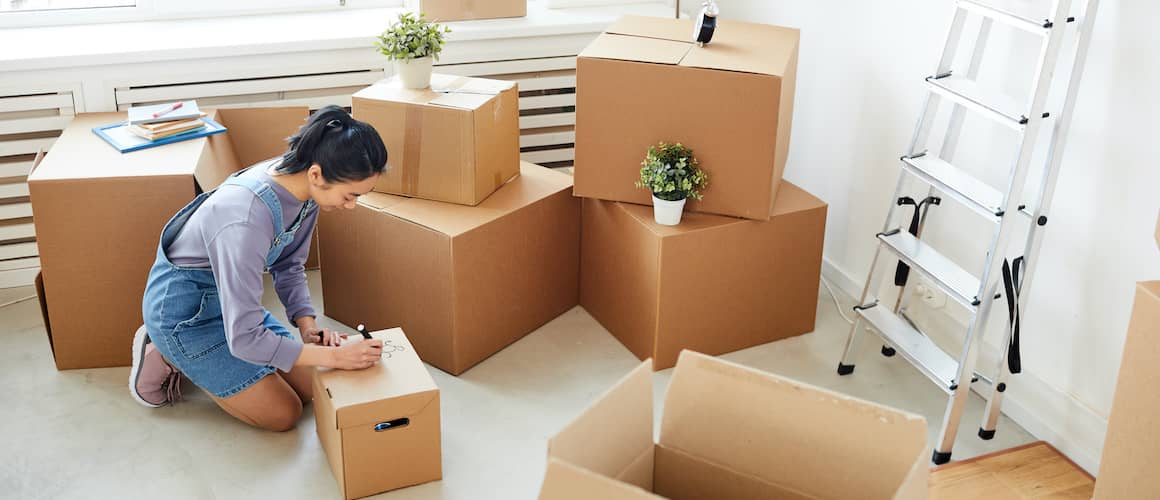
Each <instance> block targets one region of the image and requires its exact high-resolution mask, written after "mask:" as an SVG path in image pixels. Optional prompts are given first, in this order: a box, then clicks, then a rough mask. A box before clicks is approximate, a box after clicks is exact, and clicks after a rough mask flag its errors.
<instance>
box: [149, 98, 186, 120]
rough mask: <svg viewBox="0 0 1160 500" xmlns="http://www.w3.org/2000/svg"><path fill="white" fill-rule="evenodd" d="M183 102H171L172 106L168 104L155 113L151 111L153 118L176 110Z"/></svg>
mask: <svg viewBox="0 0 1160 500" xmlns="http://www.w3.org/2000/svg"><path fill="white" fill-rule="evenodd" d="M184 104H185V103H183V102H181V101H178V102H175V103H173V105H172V106H169V107H168V108H165V109H163V110H161V111H158V112H156V113H153V118H161V117H162V116H165V115H167V114H169V113H172V112H174V111H176V110H178V109H180V108H181V106H182V105H184Z"/></svg>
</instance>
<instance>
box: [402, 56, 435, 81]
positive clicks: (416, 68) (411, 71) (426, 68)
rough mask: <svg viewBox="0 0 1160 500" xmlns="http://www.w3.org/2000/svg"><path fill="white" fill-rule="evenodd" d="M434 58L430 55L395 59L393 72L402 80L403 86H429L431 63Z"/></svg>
mask: <svg viewBox="0 0 1160 500" xmlns="http://www.w3.org/2000/svg"><path fill="white" fill-rule="evenodd" d="M434 62H435V58H433V57H431V56H427V57H420V58H416V59H409V60H402V59H399V60H396V61H395V74H396V75H399V79H400V80H402V81H403V86H404V87H406V88H409V89H425V88H427V87H430V86H431V65H432V63H434Z"/></svg>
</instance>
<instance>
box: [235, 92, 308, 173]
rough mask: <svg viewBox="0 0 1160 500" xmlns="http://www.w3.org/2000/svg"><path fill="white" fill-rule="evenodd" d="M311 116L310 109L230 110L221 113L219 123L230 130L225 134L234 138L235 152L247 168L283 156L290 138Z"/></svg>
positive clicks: (303, 107)
mask: <svg viewBox="0 0 1160 500" xmlns="http://www.w3.org/2000/svg"><path fill="white" fill-rule="evenodd" d="M309 116H310V109H309V108H307V107H306V106H283V107H269V108H230V109H220V110H218V117H219V119H218V123H221V124H222V125H225V127H226V128H227V129H229V130H228V131H227V132H226V135H229V136H230V137H232V138H233V143H234V153H235V155H236V156H237V159H238V163H239V164H241V166H242V168H245V167H248V166H250V165H253V164H255V163H258V162H260V161H262V160H267V159H270V158H273V157H276V156H282V154H283V153H285V152H286V147H287V144H288V142H287V139H289V138H290V136H292V135H294V133H295V132H297V131H298V128H299V127H301V126H302V125H303V124H304V123H305V122H306V119H307V118H308V117H309Z"/></svg>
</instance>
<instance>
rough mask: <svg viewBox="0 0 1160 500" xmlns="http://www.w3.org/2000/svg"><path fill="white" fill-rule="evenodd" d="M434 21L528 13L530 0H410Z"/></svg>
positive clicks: (494, 17) (412, 4)
mask: <svg viewBox="0 0 1160 500" xmlns="http://www.w3.org/2000/svg"><path fill="white" fill-rule="evenodd" d="M408 6H409V7H410V8H411V9H417V10H418V11H419V12H422V13H424V14H427V19H429V20H432V21H441V22H442V21H468V20H472V19H497V18H504V17H524V16H527V15H528V0H408Z"/></svg>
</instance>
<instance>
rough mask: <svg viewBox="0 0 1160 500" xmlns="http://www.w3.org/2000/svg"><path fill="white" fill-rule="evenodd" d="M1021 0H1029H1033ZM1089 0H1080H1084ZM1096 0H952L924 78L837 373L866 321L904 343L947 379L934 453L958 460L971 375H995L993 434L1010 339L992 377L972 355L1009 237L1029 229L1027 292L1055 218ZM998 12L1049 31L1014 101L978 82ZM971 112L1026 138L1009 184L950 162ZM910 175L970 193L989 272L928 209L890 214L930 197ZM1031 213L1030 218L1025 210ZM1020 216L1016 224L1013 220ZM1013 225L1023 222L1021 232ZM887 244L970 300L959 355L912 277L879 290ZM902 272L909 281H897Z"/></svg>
mask: <svg viewBox="0 0 1160 500" xmlns="http://www.w3.org/2000/svg"><path fill="white" fill-rule="evenodd" d="M1021 1H1022V3H1024V4H1026V3H1028V2H1030V1H1032V0H1021ZM1083 1H1084V0H1079V2H1077V3H1083ZM1098 2H1099V0H1086V6H1085V8H1084V10H1083V11H1082V14H1081V15H1079V16H1072V15H1070V11H1071V7H1072V5H1071V4H1072V1H1071V0H1052V1H1051V5H1050V10H1048V5H1047V2H1046V1H1043V2H1042V3H1043V5H1042V9H1043V12H1042V13H1043V14H1046V15H1045V16H1044V17H1025V16H1022V15H1018V14H1015V13H1012V12H1010V11H1007V10H1004V9H1002V8H999V7H996V6H994V5H993V4H991V3H988V2H984V1H979V0H956V1H955V14H954V19H953V21H952V22H951V26H950V31H949V33H948V35H947V39H946V43H945V45H944V46H943V51H942V55H941V57H940V59H939V63H938V68H937V69H936V71H935V73H934V75H933V76H930V77H928V78H926V87H927V91H928V92H927V95H926V103H925V105H924V107H923V111H922V114H921V117H920V118H919V120H918V123H917V125H916V126H915V130H914V134H913V136H912V137H911V140H910V145H909V146H908V148H907V150H906V154H905V155H904V156H903V157H902V158H901V161H902V172H901V173H900V174H899V177H898V183H897V185H896V187H895V192H894V197H893V198H892V199H891V200H890V209H889V212H888V215H887V217H886V223H885V224H884V225H883V228H882V232H880V233H878V235H877V237H878V249H877V251H876V252H875V254H874V261H873V264H871V268H870V274H869V276H867V279H866V285H865V287H864V288H863V290H862V295H861V297H860V298H859V300H858V305H857V306H855V307H854V309H855V311H856V313H857V319H856V320H855V321H854V324H853V326H852V327H851V329H850V334H849V338H848V339H847V342H846V347H845V350H844V352H843V354H842V359H841V361H840V362H839V363H838V373H839V374H840V375H849V374H851V373H853V372H854V354H855V352H856V351H857V346H858V337H859V333H860V332H861V330H862V329H863V327H868V328H869V329H870V330H872V331H873V332H875V333H877V334H878V335H879V336H880V337H881V338H882V340H883V342H884V344H885V345H884V346H883V348H882V353H883V354H884V355H886V356H892V355H894V354H895V353H896V352H897V353H900V354H901V355H902V357H903V358H905V359H906V360H907V361H909V362H910V363H911V364H913V365H914V366H915V367H916V368H917V369H918V370H919V371H920V372H922V373H923V374H924V375H926V376H927V377H928V378H930V379H931V380H932V381H933V382H935V383H936V384H937V385H938V386H939V387H940V388H942V389H943V391H944V392H946V393H947V395H948V401H947V405H946V411H945V413H944V414H943V421H942V430H941V432H940V435H939V438H938V442H937V443H936V446H935V448H934V454H933V457H932V461H933V462H934V463H935V464H942V463H946V462H948V461H950V458H951V448H952V447H953V445H954V442H955V436H956V435H957V433H958V428H959V421H960V419H961V418H962V415H963V410H964V408H965V407H966V402H967V398H968V395H969V393H970V388H971V384H972V383H974V382H983V383H986V384H989V385H990V390H989V391H988V394H989V395H988V397H987V408H986V410H985V413H984V417H983V422H982V425H981V426H980V428H979V436H980V437H981V438H983V439H990V438H991V437H993V436H994V433H995V424H996V422H997V420H998V417H999V410H1000V406H1001V404H1002V401H1003V399H1002V397H1003V392H1004V391H1005V390H1006V382H1007V377H1008V376H1009V375H1010V373H1009V370H1008V368H1007V361H1008V360H1007V353H1008V350H1007V349H1006V348H1004V349H1003V354H1002V356H1001V357H1002V359H1001V360H1000V362H999V369H998V370H997V371H996V372H995V373H996V374H997V375H996V377H995V380H990V379H988V378H987V377H985V376H983V375H981V374H979V373H976V372H975V362H976V357H977V355H978V350H979V345H980V344H981V342H982V338H983V331H984V330H985V325H986V324H987V317H988V315H989V314H990V312H991V309H992V307H994V304H995V302H997V301H998V300H999V298H1000V297H1001V296H1002V295H1001V294H1000V295H997V294H996V292H997V291H999V290H1000V286H1001V285H1002V284H1003V283H1004V280H1003V276H1002V271H1003V266H1004V262H1005V258H1004V257H1005V254H1006V252H1007V248H1008V244H1009V242H1010V241H1011V240H1012V239H1013V238H1017V237H1025V238H1026V241H1025V245H1024V248H1023V254H1022V255H1023V256H1024V264H1025V265H1024V269H1025V271H1024V273H1023V275H1022V280H1021V282H1019V281H1016V282H1015V283H1016V284H1015V285H1014V286H1015V288H1014V292H1015V293H1013V294H1010V295H1012V296H1014V297H1020V292H1023V293H1025V290H1028V289H1029V288H1030V283H1031V278H1032V275H1033V272H1034V268H1035V264H1036V260H1037V259H1036V256H1037V254H1038V250H1039V245H1040V243H1041V238H1042V233H1043V231H1042V230H1043V226H1045V225H1046V224H1047V213H1048V210H1049V209H1050V207H1051V198H1052V193H1053V191H1054V189H1055V182H1056V179H1057V177H1058V171H1059V165H1060V163H1061V160H1062V154H1063V149H1064V143H1065V140H1066V137H1067V133H1068V128H1069V126H1070V123H1071V115H1072V110H1073V109H1074V105H1075V97H1076V93H1077V91H1078V89H1079V80H1080V78H1081V76H1082V73H1083V67H1084V63H1085V60H1086V57H1087V48H1088V44H1089V43H1090V40H1091V30H1092V27H1093V25H1094V21H1095V14H1096V11H1097V8H1098ZM969 15H978V16H981V20H980V22H979V31H978V36H977V38H976V40H975V45H974V48H973V50H972V52H971V56H970V61H969V62H968V64H967V68H966V71H964V72H963V73H962V74H961V76H960V75H959V74H958V73H956V72H954V71H952V63H953V60H954V59H955V55H956V54H957V51H958V46H959V42H960V40H961V38H962V37H963V31H964V25H965V22H966V20H967V17H968V16H969ZM995 23H1000V24H1002V25H1006V26H1008V27H1010V28H1014V29H1019V30H1023V31H1026V32H1030V33H1032V34H1034V35H1036V36H1038V37H1040V38H1041V40H1042V43H1041V46H1040V51H1039V57H1038V62H1037V65H1036V68H1035V76H1034V79H1033V82H1032V85H1034V86H1033V87H1032V89H1031V98H1030V99H1029V100H1030V102H1027V103H1018V102H1015V101H1014V100H1012V99H1009V98H1006V97H1005V96H1002V95H998V94H996V93H991V92H988V91H987V90H986V89H984V88H981V87H980V86H979V85H977V84H976V83H975V80H976V77H977V76H978V71H979V66H980V64H981V62H982V61H981V60H982V58H983V52H984V49H985V47H986V42H987V38H988V36H989V34H990V31H991V28H992V25H993V24H995ZM1072 27H1074V29H1077V30H1078V32H1077V33H1076V37H1075V50H1074V60H1073V64H1072V67H1071V74H1070V76H1069V78H1068V81H1067V88H1066V95H1065V98H1064V100H1063V103H1062V105H1060V108H1059V109H1056V110H1048V109H1046V108H1047V103H1048V94H1049V91H1050V87H1051V83H1052V80H1053V74H1054V71H1055V68H1056V62H1057V60H1058V59H1059V56H1060V53H1061V45H1062V44H1063V40H1064V35H1065V34H1066V32H1067V31H1068V30H1069V29H1070V28H1072ZM943 99H945V100H947V101H950V102H951V103H952V104H953V105H954V107H953V109H952V111H951V115H950V120H949V121H948V122H947V126H946V131H945V135H944V137H943V143H942V147H941V148H940V150H939V151H938V152H937V154H936V153H933V152H930V151H927V150H926V146H927V143H928V139H929V138H930V135H931V129H932V128H933V127H934V124H935V116H936V114H937V111H938V108H939V103H940V101H941V100H943ZM967 112H971V113H975V114H977V115H978V116H981V117H983V118H986V119H988V120H990V121H992V122H995V123H998V124H1001V125H1003V126H1005V127H1007V128H1010V129H1011V130H1013V131H1014V132H1015V133H1016V134H1018V142H1019V145H1018V149H1017V154H1016V158H1015V159H1014V161H1013V162H1012V164H1011V166H1010V169H1009V172H1008V174H1009V175H1008V180H1007V184H1006V186H1005V189H1004V190H1003V191H1000V190H998V189H995V188H993V187H991V186H989V185H988V184H986V183H984V182H982V181H980V180H978V179H976V178H975V177H973V176H972V175H970V174H969V173H967V172H966V171H965V170H963V169H961V168H959V167H956V166H955V165H954V164H953V163H952V161H953V157H954V154H955V148H956V146H957V143H958V139H959V135H960V132H961V130H962V125H963V119H964V115H965V113H967ZM1045 124H1050V125H1052V127H1053V128H1052V131H1051V136H1050V141H1049V145H1048V148H1049V149H1048V154H1047V159H1046V162H1045V165H1044V167H1043V169H1042V178H1041V179H1039V182H1038V184H1037V185H1036V186H1035V189H1034V191H1033V193H1032V194H1033V198H1032V200H1033V202H1031V203H1028V204H1024V203H1023V201H1022V200H1023V199H1024V198H1023V195H1024V186H1025V185H1026V182H1027V177H1028V174H1029V171H1030V170H1031V168H1030V167H1031V163H1032V157H1033V153H1034V149H1035V146H1036V142H1037V138H1038V137H1039V131H1040V127H1041V126H1043V125H1045ZM908 176H909V177H913V178H917V179H919V180H921V181H923V184H925V185H926V186H928V188H927V198H926V199H924V202H933V203H932V204H933V205H937V204H939V203H940V202H941V200H942V198H941V197H939V196H932V195H933V194H935V193H936V192H937V193H938V194H941V195H944V196H946V197H948V198H949V199H952V200H954V201H956V202H957V203H960V204H962V205H965V206H966V207H967V208H969V209H971V211H973V212H974V213H976V214H978V215H979V216H981V217H983V218H985V220H988V221H991V222H992V223H993V232H992V234H991V240H990V246H989V247H988V248H989V250H988V252H987V254H986V257H985V258H984V261H985V262H984V263H983V266H982V269H981V271H982V275H981V276H979V277H976V276H975V275H974V274H972V273H971V272H969V271H967V270H965V269H963V268H961V267H960V266H958V265H957V264H955V263H954V262H952V261H951V260H950V259H948V258H947V257H945V256H943V255H942V254H940V253H939V252H938V251H937V250H936V249H935V248H933V247H932V246H931V245H930V244H928V243H927V242H925V241H923V240H922V226H923V224H925V215H926V212H925V211H923V212H922V217H921V219H919V218H918V216H917V215H916V218H915V220H914V221H912V223H911V227H910V228H904V227H902V226H900V225H899V224H897V223H896V222H894V221H895V216H896V215H898V214H897V212H898V207H899V206H902V205H907V204H908V205H915V209H916V211H917V210H919V209H920V208H921V207H922V203H916V202H915V200H918V199H922V198H920V197H913V198H912V197H909V196H906V195H905V193H904V192H903V191H904V189H905V187H906V186H907V182H906V180H907V179H908ZM927 208H929V207H927ZM916 214H917V212H916ZM1024 218H1025V219H1026V220H1018V219H1024ZM1017 221H1018V222H1019V223H1020V224H1016V222H1017ZM1019 225H1022V226H1025V227H1026V229H1025V230H1020V229H1019V228H1018V226H1019ZM1016 232H1020V233H1025V234H1019V235H1018V236H1017V235H1016ZM883 249H885V250H886V251H887V252H888V253H889V254H890V256H891V257H893V258H895V259H898V261H899V262H901V263H902V264H905V266H903V265H901V264H900V265H899V267H900V270H899V271H898V272H899V273H901V272H902V271H901V268H902V267H908V268H909V269H910V270H914V271H917V272H918V273H919V274H921V275H923V276H925V277H926V278H927V279H928V281H930V282H931V283H933V284H934V286H936V287H937V288H939V289H940V290H941V291H942V292H943V293H945V294H946V295H947V297H949V298H950V299H952V300H954V301H955V302H958V303H959V304H960V305H962V306H963V307H965V308H966V309H967V310H968V312H969V313H970V321H969V323H968V326H967V331H966V335H965V336H964V338H963V343H962V346H961V351H960V352H959V353H958V354H957V355H956V356H954V357H952V355H950V354H948V353H947V352H946V351H944V350H943V349H942V348H940V347H939V346H937V345H936V344H935V343H934V342H933V341H932V340H931V339H930V338H929V337H928V336H926V335H925V334H923V333H922V332H920V331H919V330H918V329H917V328H916V327H915V326H914V324H913V323H911V322H910V320H909V318H907V317H906V316H905V297H907V294H906V279H905V277H903V278H897V277H896V281H895V283H894V285H895V286H897V287H898V288H897V293H898V297H897V300H896V301H895V302H894V304H893V307H891V306H890V305H889V304H879V301H878V292H879V290H880V285H881V279H882V277H881V274H882V273H876V272H875V270H876V269H877V268H878V267H879V262H880V261H879V259H880V258H882V257H883ZM892 260H893V259H892ZM907 272H909V271H907ZM1016 272H1018V271H1016ZM900 279H901V280H902V282H901V283H899V282H898V281H899V280H900ZM911 281H913V280H911ZM1021 310H1022V305H1021V304H1019V303H1018V301H1016V302H1015V316H1014V317H1015V318H1018V313H1019V312H1021ZM1011 323H1014V322H1011ZM1012 330H1013V329H1012V328H1011V327H1010V325H1009V327H1008V328H1007V329H1006V330H1005V332H1004V340H1005V341H1004V342H1003V344H1002V345H1003V346H1008V345H1009V344H1010V343H1011V337H1012V334H1013V331H1012ZM968 380H969V382H966V383H963V381H968Z"/></svg>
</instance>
